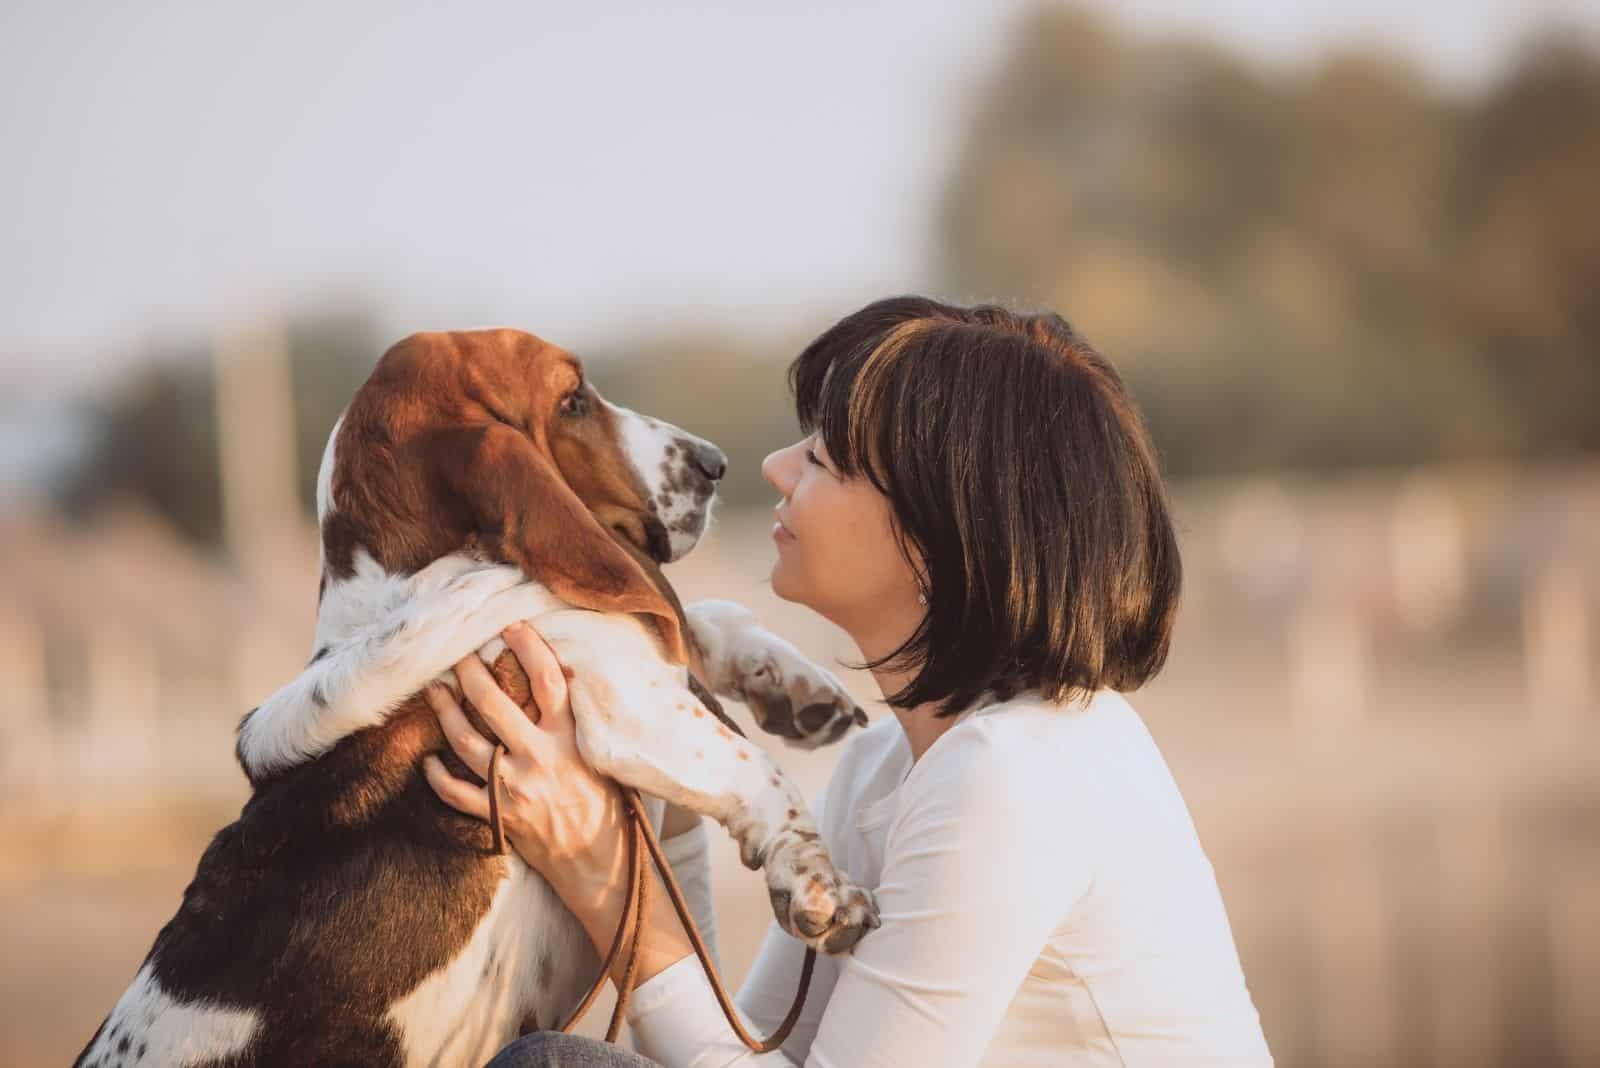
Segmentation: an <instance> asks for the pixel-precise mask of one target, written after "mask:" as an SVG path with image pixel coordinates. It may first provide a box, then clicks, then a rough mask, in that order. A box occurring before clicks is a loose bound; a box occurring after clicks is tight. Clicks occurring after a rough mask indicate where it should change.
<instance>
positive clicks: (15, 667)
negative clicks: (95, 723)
mask: <svg viewBox="0 0 1600 1068" xmlns="http://www.w3.org/2000/svg"><path fill="white" fill-rule="evenodd" d="M0 679H4V680H5V687H6V692H7V694H8V696H7V700H6V708H5V710H4V713H3V714H0V792H10V791H13V790H20V791H29V790H32V789H35V788H39V787H43V786H44V785H46V784H48V783H50V782H52V781H54V780H55V777H56V772H57V768H56V739H55V729H56V725H55V724H54V723H53V722H51V718H50V682H49V677H48V675H47V673H46V670H45V651H44V629H43V628H42V627H41V626H40V625H39V622H38V621H37V620H36V619H34V618H32V617H31V616H29V615H28V614H26V613H25V612H24V611H23V610H22V609H21V607H20V606H17V605H15V604H14V603H11V602H7V603H6V604H5V606H4V607H3V608H0Z"/></svg>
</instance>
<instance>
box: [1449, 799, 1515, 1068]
mask: <svg viewBox="0 0 1600 1068" xmlns="http://www.w3.org/2000/svg"><path fill="white" fill-rule="evenodd" d="M1507 853H1508V850H1507V844H1506V818H1505V813H1504V812H1503V811H1502V804H1501V802H1500V799H1499V798H1497V797H1496V798H1488V799H1484V798H1476V799H1466V798H1463V799H1461V800H1460V801H1458V802H1457V803H1456V804H1454V805H1446V806H1444V807H1443V808H1442V809H1441V815H1440V826H1439V887H1438V890H1439V900H1438V909H1439V920H1440V923H1439V931H1440V934H1441V935H1442V936H1443V937H1442V938H1441V941H1440V945H1439V950H1440V955H1439V958H1438V961H1437V965H1438V967H1437V970H1436V972H1435V976H1436V980H1435V982H1436V987H1435V991H1436V994H1437V998H1438V1000H1437V1002H1436V1004H1435V1010H1434V1017H1433V1021H1432V1023H1433V1026H1432V1032H1433V1039H1434V1042H1433V1046H1434V1056H1433V1063H1434V1064H1447V1065H1451V1066H1452V1068H1457V1066H1459V1068H1475V1066H1480V1065H1481V1066H1485V1068H1487V1066H1489V1065H1494V1064H1498V1063H1500V1060H1499V1053H1500V1048H1499V1042H1500V1039H1501V1036H1502V1033H1503V1030H1504V1028H1503V1019H1502V1013H1503V1011H1504V1005H1503V1000H1502V997H1501V993H1502V992H1501V990H1500V981H1499V961H1498V959H1497V954H1496V952H1495V948H1496V947H1495V944H1494V942H1495V939H1496V938H1497V937H1498V936H1499V935H1500V932H1501V931H1502V930H1503V928H1504V926H1505V905H1506V896H1507V894H1506V876H1507V869H1506V865H1507V861H1508V856H1507Z"/></svg>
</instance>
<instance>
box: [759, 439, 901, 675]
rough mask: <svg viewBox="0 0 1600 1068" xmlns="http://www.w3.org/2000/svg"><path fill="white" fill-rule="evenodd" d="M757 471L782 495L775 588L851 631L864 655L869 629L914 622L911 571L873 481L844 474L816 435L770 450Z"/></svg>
mask: <svg viewBox="0 0 1600 1068" xmlns="http://www.w3.org/2000/svg"><path fill="white" fill-rule="evenodd" d="M761 474H762V477H764V478H765V479H766V480H767V481H768V482H769V483H771V484H772V487H773V488H774V489H776V490H777V491H778V492H779V493H780V494H782V496H783V499H782V500H781V501H779V502H778V506H777V507H776V508H775V509H773V511H774V513H775V514H776V516H777V520H778V521H777V522H776V523H774V524H773V527H772V540H773V542H774V543H776V545H777V549H778V559H777V562H776V563H774V564H773V565H772V590H773V592H774V593H776V594H777V595H778V596H779V597H782V598H783V599H784V600H786V601H794V602H796V603H798V604H803V605H805V606H806V607H808V608H811V609H813V610H814V611H816V612H818V613H820V614H821V615H823V616H825V617H827V618H828V619H830V620H832V621H833V622H835V623H837V624H838V625H840V626H841V627H843V628H845V629H846V630H848V631H850V632H851V633H852V634H853V635H855V636H856V640H857V643H858V644H860V645H862V646H863V652H869V655H870V651H869V650H867V649H866V645H867V644H868V642H867V641H864V640H863V639H866V638H868V636H869V635H871V636H872V637H873V638H874V639H876V638H877V637H878V632H881V631H883V630H885V629H886V628H888V629H894V630H900V629H904V621H905V620H907V619H909V620H912V621H913V622H912V625H913V626H914V625H915V622H914V621H915V620H916V619H918V618H920V616H921V613H922V611H923V609H922V608H921V606H920V605H919V604H918V602H917V595H918V593H919V592H920V591H919V587H918V585H917V577H916V573H915V571H914V570H913V569H912V567H911V564H910V563H909V562H907V560H906V558H905V556H904V555H903V554H902V553H901V551H900V546H899V544H898V543H897V542H896V540H895V536H894V528H893V526H892V525H891V517H892V514H893V513H892V511H891V509H890V505H889V499H888V498H887V497H885V496H884V495H883V494H882V493H881V492H879V490H878V489H877V487H875V486H873V484H872V483H871V482H870V481H868V480H867V479H866V478H863V477H860V476H859V475H858V476H857V477H854V478H842V477H841V476H840V475H839V469H838V468H837V467H835V466H834V463H833V460H832V459H831V458H830V457H829V456H828V454H827V451H826V449H825V448H824V446H823V444H822V439H821V437H820V436H819V435H815V434H813V435H811V436H810V437H807V438H804V439H802V440H800V441H798V442H796V443H795V444H793V445H790V446H789V447H788V448H786V449H779V450H778V451H777V452H775V453H772V454H771V455H770V456H768V457H767V458H766V459H765V460H764V461H762V464H761ZM903 637H904V635H902V636H901V639H894V638H888V637H885V638H884V639H883V640H886V641H897V640H903ZM872 644H877V642H876V640H874V641H873V642H872Z"/></svg>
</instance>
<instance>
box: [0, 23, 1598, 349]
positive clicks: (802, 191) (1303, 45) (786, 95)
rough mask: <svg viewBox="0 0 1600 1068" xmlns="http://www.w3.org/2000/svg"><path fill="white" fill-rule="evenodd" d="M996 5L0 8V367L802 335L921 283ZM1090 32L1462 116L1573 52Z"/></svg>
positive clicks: (1267, 30)
mask: <svg viewBox="0 0 1600 1068" xmlns="http://www.w3.org/2000/svg"><path fill="white" fill-rule="evenodd" d="M1025 6H1026V5H1024V4H1022V3H1019V2H1017V0H984V2H965V3H962V2H956V0H912V2H897V3H872V2H865V0H858V2H854V3H822V2H815V3H808V4H778V3H758V2H754V0H729V2H726V3H690V2H680V3H667V4H662V3H635V4H603V3H594V4H540V3H534V2H528V0H520V2H511V3H499V4H489V3H453V4H437V5H430V6H427V7H423V6H420V5H405V4H400V3H396V2H392V0H332V2H329V0H322V2H318V3H301V2H273V3H236V2H228V0H213V2H188V3H178V2H173V0H137V2H131V3H130V2H128V0H115V2H76V0H7V3H6V4H5V5H4V8H3V10H0V144H3V145H4V152H5V159H6V165H5V166H4V167H0V221H3V232H4V234H5V235H6V241H5V243H4V245H3V246H0V359H3V360H4V361H5V364H6V365H7V366H6V368H4V369H8V370H10V371H11V372H12V374H11V376H9V377H11V379H12V380H13V381H17V380H24V381H26V380H39V379H51V378H56V377H58V376H64V377H69V378H81V377H83V376H84V375H85V374H86V373H89V372H91V371H92V370H97V369H99V368H101V367H103V366H104V365H106V364H108V363H112V364H114V363H117V362H120V361H121V360H123V359H126V358H127V354H128V353H130V352H132V351H134V350H136V348H137V347H138V346H139V345H140V344H141V343H142V342H145V341H148V340H150V339H159V338H175V339H193V338H195V337H200V336H204V334H205V332H206V331H207V330H208V329H210V328H211V327H212V326H213V325H215V324H218V323H222V322H225V321H227V320H229V319H231V318H235V317H238V316H241V315H247V314H255V313H259V312H271V311H272V310H273V309H274V308H294V307H297V306H301V305H304V304H308V303H309V304H315V303H316V302H317V300H318V299H319V298H322V297H326V296H327V295H328V294H334V295H339V294H353V295H358V296H363V297H366V298H369V299H371V300H372V301H374V302H375V304H376V307H377V309H378V311H379V314H380V319H381V323H380V325H381V327H382V329H383V330H384V331H385V332H386V334H387V335H389V336H400V335H402V334H404V333H406V332H409V331H411V330H415V329H424V328H445V327H459V326H471V325H487V324H507V325H517V326H524V327H527V328H529V329H533V330H536V331H538V332H540V333H542V334H545V335H546V336H548V337H550V338H552V339H553V340H557V341H560V342H562V343H564V344H567V345H569V346H571V347H574V348H577V349H579V350H580V351H581V350H582V348H583V346H584V345H585V344H603V343H604V342H606V341H608V340H612V339H616V338H621V337H637V336H639V335H640V334H641V333H648V331H650V330H651V329H656V328H659V329H670V328H672V327H673V326H674V324H683V323H691V324H695V325H698V326H700V327H702V328H704V327H706V326H707V325H710V326H711V327H713V328H716V327H719V326H720V327H721V328H723V329H726V330H727V331H728V332H730V333H744V334H757V335H766V334H770V335H771V336H780V335H792V334H794V333H797V332H805V331H808V330H811V329H816V328H820V327H821V326H823V325H826V320H827V318H828V317H830V316H834V315H837V314H840V313H842V312H843V311H846V310H849V308H850V307H851V306H853V305H855V304H859V303H861V302H862V301H864V300H866V299H869V298H871V297H875V296H879V295H883V294H885V293H888V292H891V291H901V290H906V289H914V288H917V287H919V286H922V285H925V284H926V283H927V281H928V277H927V276H928V268H929V264H930V261H931V257H932V248H931V245H930V240H931V232H930V226H929V223H930V220H931V219H932V217H933V215H934V211H935V206H936V204H937V198H938V195H939V192H940V187H941V183H942V181H943V178H944V176H945V173H946V171H947V169H948V164H949V161H950V159H951V158H952V157H953V155H954V153H955V151H956V150H957V147H958V143H959V137H960V134H961V131H962V128H963V125H964V122H965V118H966V116H965V113H964V110H963V109H964V108H965V107H967V106H968V102H969V101H970V99H971V95H972V92H973V90H974V89H975V88H976V87H977V86H979V85H980V84H982V82H983V79H984V77H985V76H986V74H987V73H988V72H989V71H990V70H991V69H992V67H993V65H994V63H995V62H996V60H997V58H998V56H999V55H1000V54H1001V52H1002V50H1003V48H1004V47H1005V45H1006V43H1007V35H1008V33H1009V32H1010V31H1011V29H1012V27H1013V26H1014V25H1015V16H1016V13H1017V12H1018V11H1019V10H1022V9H1023V8H1024V7H1025ZM1094 6H1099V7H1102V8H1104V9H1106V10H1108V11H1110V10H1115V11H1116V12H1117V13H1118V15H1117V17H1118V18H1119V19H1121V20H1122V21H1124V22H1127V23H1129V24H1131V25H1134V26H1137V27H1139V28H1141V29H1144V30H1150V31H1154V32H1170V31H1175V30H1183V31H1193V32H1201V33H1205V34H1208V35H1212V36H1216V37H1219V38H1221V39H1223V40H1224V41H1226V42H1230V43H1232V44H1233V45H1234V46H1235V47H1237V48H1239V49H1241V50H1244V51H1246V52H1249V53H1251V54H1253V55H1256V56H1258V57H1260V58H1263V59H1266V60H1268V61H1271V62H1274V63H1278V64H1283V65H1290V66H1292V65H1294V64H1296V63H1300V62H1304V61H1306V60H1307V59H1308V58H1314V57H1315V56H1316V55H1318V54H1320V53H1321V52H1324V51H1326V50H1327V49H1329V48H1331V47H1334V46H1336V45H1338V44H1340V43H1345V42H1349V41H1351V40H1360V41H1375V42H1378V43H1380V44H1382V45H1383V46H1385V47H1387V48H1390V49H1392V50H1394V51H1397V52H1400V53H1403V54H1407V55H1410V56H1411V57H1413V58H1414V59H1415V60H1416V61H1417V62H1418V63H1419V64H1420V65H1422V66H1423V68H1424V69H1425V70H1427V71H1428V72H1429V73H1431V74H1432V75H1434V76H1435V77H1437V78H1439V79H1440V80H1441V81H1444V82H1447V83H1449V84H1451V85H1455V86H1464V87H1471V86H1473V85H1475V84H1481V83H1482V82H1483V81H1484V80H1485V79H1487V78H1488V77H1490V76H1492V73H1493V71H1494V70H1495V69H1496V68H1497V67H1498V65H1499V64H1500V62H1502V60H1503V58H1504V55H1505V52H1506V48H1507V46H1508V45H1509V44H1510V43H1512V42H1514V41H1516V40H1518V39H1519V38H1520V37H1521V34H1522V32H1523V31H1525V30H1526V29H1527V28H1529V27H1530V26H1532V25H1534V24H1536V23H1538V22H1541V21H1544V20H1547V19H1549V18H1551V17H1561V18H1565V19H1566V20H1567V21H1568V22H1570V23H1571V24H1573V25H1576V26H1580V27H1583V32H1585V33H1588V34H1594V33H1595V32H1596V31H1597V28H1600V4H1597V3H1577V2H1543V3H1541V2H1536V0H1475V2H1473V0H1457V2H1445V0H1427V2H1420V3H1414V4H1402V3H1395V2H1393V0H1389V2H1376V0H1347V2H1345V3H1343V4H1340V5H1337V6H1336V5H1329V4H1326V3H1320V2H1319V3H1303V4H1302V3H1290V2H1287V0H1188V2H1180V3H1157V2H1155V0H1122V2H1119V3H1111V2H1105V3H1101V4H1098V5H1094ZM396 12H401V13H400V14H396ZM6 377H7V376H3V375H0V381H4V380H5V378H6Z"/></svg>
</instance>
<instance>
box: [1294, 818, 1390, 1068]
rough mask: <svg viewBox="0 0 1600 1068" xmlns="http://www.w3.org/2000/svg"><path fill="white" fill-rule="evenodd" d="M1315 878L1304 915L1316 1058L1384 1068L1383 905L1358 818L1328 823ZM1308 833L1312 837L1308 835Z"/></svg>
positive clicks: (1386, 950) (1372, 854)
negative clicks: (1312, 982)
mask: <svg viewBox="0 0 1600 1068" xmlns="http://www.w3.org/2000/svg"><path fill="white" fill-rule="evenodd" d="M1332 823H1333V825H1332V827H1331V828H1329V833H1328V835H1327V838H1328V840H1327V842H1326V845H1325V848H1324V849H1322V850H1319V851H1320V852H1321V853H1322V863H1320V864H1318V865H1317V867H1318V869H1319V871H1320V872H1321V874H1322V876H1323V877H1322V878H1319V879H1318V880H1317V881H1316V883H1315V885H1314V886H1312V887H1309V888H1308V889H1309V890H1310V902H1309V904H1310V912H1309V914H1308V915H1307V916H1306V923H1307V927H1308V931H1309V933H1310V935H1311V940H1312V951H1313V954H1314V956H1313V960H1312V966H1313V968H1314V969H1315V974H1316V986H1315V996H1316V1001H1317V1006H1316V1015H1317V1024H1316V1029H1315V1034H1316V1036H1317V1046H1318V1054H1319V1059H1321V1060H1322V1061H1323V1062H1324V1063H1327V1064H1336V1065H1342V1064H1352V1065H1353V1064H1373V1065H1378V1064H1391V1063H1393V1058H1394V1055H1395V1051H1396V1048H1397V1039H1398V1036H1399V1023H1400V1021H1399V1019H1398V1016H1397V1014H1396V1011H1395V1007H1396V1004H1397V1003H1398V1000H1399V998H1398V995H1397V991H1396V989H1395V983H1396V980H1397V974H1396V968H1395V962H1394V930H1393V918H1392V915H1391V910H1390V901H1389V897H1388V894H1387V892H1386V890H1385V887H1384V884H1383V870H1382V868H1381V867H1380V865H1379V855H1378V850H1377V847H1376V842H1375V841H1374V838H1373V835H1372V828H1371V827H1370V826H1369V825H1368V823H1367V821H1366V820H1365V819H1363V818H1362V816H1361V814H1360V813H1359V812H1358V813H1341V814H1339V815H1336V816H1334V817H1333V821H1332ZM1313 833H1315V832H1313Z"/></svg>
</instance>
